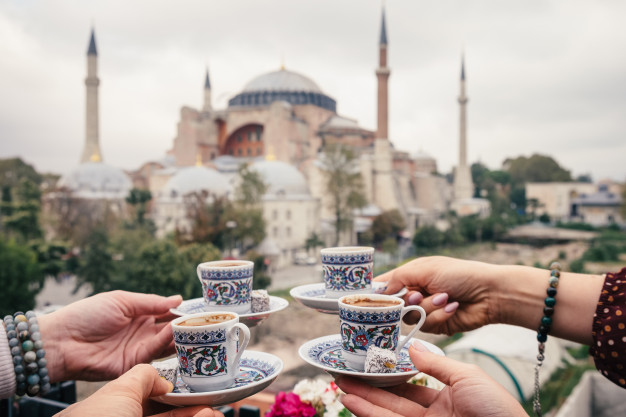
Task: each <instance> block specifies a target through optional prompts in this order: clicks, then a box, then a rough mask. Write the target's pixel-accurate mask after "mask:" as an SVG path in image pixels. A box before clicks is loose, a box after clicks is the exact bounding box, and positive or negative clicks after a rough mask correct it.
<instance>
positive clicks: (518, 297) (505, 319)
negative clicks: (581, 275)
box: [492, 265, 550, 330]
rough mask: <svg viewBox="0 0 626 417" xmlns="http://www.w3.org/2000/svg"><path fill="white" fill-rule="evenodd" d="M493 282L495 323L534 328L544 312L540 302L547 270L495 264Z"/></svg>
mask: <svg viewBox="0 0 626 417" xmlns="http://www.w3.org/2000/svg"><path fill="white" fill-rule="evenodd" d="M495 268H496V276H497V279H495V280H494V281H493V282H492V285H493V287H492V288H494V291H493V292H494V299H495V302H496V307H495V309H494V310H495V311H496V312H497V321H496V322H497V323H503V324H511V325H515V326H521V327H525V328H527V329H531V330H536V329H537V327H538V326H539V322H540V321H541V317H542V314H543V304H544V299H545V297H546V288H547V287H548V278H549V275H550V272H549V271H547V270H544V269H538V268H533V267H529V266H522V265H505V266H496V267H495Z"/></svg>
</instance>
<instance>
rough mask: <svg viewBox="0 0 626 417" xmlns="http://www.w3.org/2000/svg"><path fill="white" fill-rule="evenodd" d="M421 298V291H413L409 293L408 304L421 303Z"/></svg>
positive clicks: (422, 297)
mask: <svg viewBox="0 0 626 417" xmlns="http://www.w3.org/2000/svg"><path fill="white" fill-rule="evenodd" d="M423 299H424V296H423V295H422V293H419V292H416V293H413V294H411V295H409V304H410V305H417V304H419V303H421V302H422V300H423Z"/></svg>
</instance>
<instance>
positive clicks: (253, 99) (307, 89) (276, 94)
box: [228, 69, 337, 112]
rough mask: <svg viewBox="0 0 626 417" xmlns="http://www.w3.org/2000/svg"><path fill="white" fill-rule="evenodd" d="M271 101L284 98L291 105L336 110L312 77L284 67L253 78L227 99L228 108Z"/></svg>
mask: <svg viewBox="0 0 626 417" xmlns="http://www.w3.org/2000/svg"><path fill="white" fill-rule="evenodd" d="M274 101H286V102H288V103H290V104H292V105H305V104H312V105H315V106H318V107H322V108H324V109H327V110H330V111H332V112H336V111H337V110H336V109H337V103H336V101H335V100H334V99H332V98H330V97H329V96H327V95H326V94H324V93H323V92H322V90H321V89H320V88H319V87H318V85H317V84H316V83H315V82H314V81H313V80H311V79H310V78H308V77H305V76H304V75H302V74H298V73H297V72H293V71H287V70H285V69H281V70H279V71H274V72H269V73H267V74H263V75H260V76H258V77H256V78H254V79H253V80H252V81H250V82H249V83H248V84H246V85H245V87H244V88H243V90H242V91H241V93H239V94H237V95H236V96H235V97H233V98H232V99H230V100H229V101H228V107H234V106H267V105H269V104H271V103H272V102H274Z"/></svg>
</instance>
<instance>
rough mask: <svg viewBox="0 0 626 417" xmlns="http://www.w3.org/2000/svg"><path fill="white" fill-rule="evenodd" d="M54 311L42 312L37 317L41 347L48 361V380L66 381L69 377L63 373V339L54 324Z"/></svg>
mask: <svg viewBox="0 0 626 417" xmlns="http://www.w3.org/2000/svg"><path fill="white" fill-rule="evenodd" d="M54 315H55V313H50V314H44V315H41V316H39V317H37V320H38V322H39V332H40V333H41V340H42V341H43V348H44V349H45V350H46V359H47V361H48V365H47V367H48V376H49V377H50V382H60V381H66V380H68V379H69V378H67V377H66V375H65V372H64V370H65V364H64V356H63V340H64V335H63V334H61V333H62V332H61V331H60V329H59V328H58V326H55V325H54V322H55V318H54Z"/></svg>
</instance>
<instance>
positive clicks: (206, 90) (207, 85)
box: [202, 67, 213, 112]
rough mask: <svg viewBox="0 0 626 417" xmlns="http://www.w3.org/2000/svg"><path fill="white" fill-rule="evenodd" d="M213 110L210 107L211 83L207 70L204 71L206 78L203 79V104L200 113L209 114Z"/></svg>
mask: <svg viewBox="0 0 626 417" xmlns="http://www.w3.org/2000/svg"><path fill="white" fill-rule="evenodd" d="M212 110H213V106H212V105H211V81H209V68H208V67H207V69H206V77H205V78H204V104H203V106H202V111H205V112H210V111H212Z"/></svg>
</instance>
